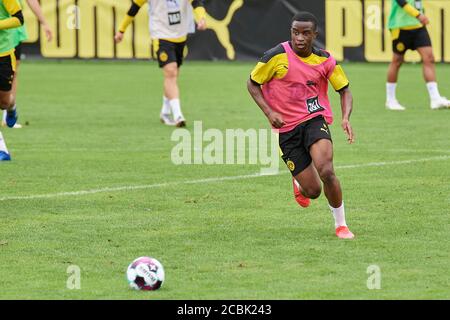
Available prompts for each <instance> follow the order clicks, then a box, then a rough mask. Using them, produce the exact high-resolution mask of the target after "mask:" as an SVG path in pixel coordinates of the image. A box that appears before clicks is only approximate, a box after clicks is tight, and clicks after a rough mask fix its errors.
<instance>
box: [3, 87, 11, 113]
mask: <svg viewBox="0 0 450 320" xmlns="http://www.w3.org/2000/svg"><path fill="white" fill-rule="evenodd" d="M12 101H13V98H12V94H11V90H10V91H1V90H0V109H2V110H9V109H11V108H12V107H13V104H12Z"/></svg>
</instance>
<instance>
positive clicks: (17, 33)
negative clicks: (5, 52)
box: [2, 0, 53, 128]
mask: <svg viewBox="0 0 450 320" xmlns="http://www.w3.org/2000/svg"><path fill="white" fill-rule="evenodd" d="M19 2H20V5H21V6H22V8H23V0H19ZM27 3H28V6H29V7H30V8H31V11H33V13H34V15H35V16H36V17H37V18H38V20H39V22H40V24H41V27H42V30H44V33H45V36H46V37H47V41H51V40H52V37H53V34H52V30H51V29H50V27H49V25H48V23H47V20H46V19H45V17H44V15H43V13H42V9H41V5H40V4H39V1H38V0H27ZM13 34H14V43H15V49H16V50H15V52H14V54H15V57H16V72H15V76H14V81H13V84H12V95H13V103H14V105H15V104H16V97H17V83H18V82H17V81H18V75H19V66H20V60H21V55H22V42H23V41H25V40H26V39H28V34H27V30H26V27H25V24H23V25H22V26H20V27H18V28H15V29H14V32H13ZM2 126H3V127H4V126H6V111H4V112H3V119H2ZM21 127H22V126H21V125H20V124H19V123H16V124H15V125H14V126H13V128H21Z"/></svg>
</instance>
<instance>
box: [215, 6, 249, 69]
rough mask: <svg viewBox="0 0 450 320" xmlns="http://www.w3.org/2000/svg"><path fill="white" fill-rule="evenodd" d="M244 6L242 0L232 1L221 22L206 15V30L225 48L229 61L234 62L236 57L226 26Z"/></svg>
mask: <svg viewBox="0 0 450 320" xmlns="http://www.w3.org/2000/svg"><path fill="white" fill-rule="evenodd" d="M243 5H244V0H234V1H233V3H232V4H231V5H230V8H229V9H228V13H227V15H226V16H225V18H224V19H223V20H221V21H219V20H216V19H214V18H213V17H211V16H210V15H209V14H208V13H207V14H206V25H207V26H208V29H211V30H213V31H214V32H215V33H216V35H217V39H218V40H219V42H220V44H221V45H222V47H224V48H225V50H226V52H227V58H228V59H230V60H234V59H235V57H236V51H235V50H234V47H233V45H232V44H231V40H230V30H228V26H229V24H230V23H231V20H232V19H233V16H234V14H235V13H236V11H237V10H239V9H240V8H241V7H242V6H243Z"/></svg>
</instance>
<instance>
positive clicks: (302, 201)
mask: <svg viewBox="0 0 450 320" xmlns="http://www.w3.org/2000/svg"><path fill="white" fill-rule="evenodd" d="M293 184H294V186H293V187H294V195H295V200H296V201H297V203H298V204H299V205H300V206H302V207H304V208H306V207H308V206H309V204H310V199H317V198H318V197H319V196H320V193H321V192H322V185H321V183H320V178H319V174H318V173H317V170H316V168H315V167H314V165H313V163H312V162H311V164H310V165H309V166H308V167H307V168H306V169H305V170H303V171H302V172H300V173H299V174H297V175H296V176H295V177H294V179H293Z"/></svg>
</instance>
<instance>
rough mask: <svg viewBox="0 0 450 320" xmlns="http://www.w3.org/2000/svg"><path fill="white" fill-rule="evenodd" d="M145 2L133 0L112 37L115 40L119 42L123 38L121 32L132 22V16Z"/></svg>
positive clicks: (145, 0) (143, 0) (144, 0)
mask: <svg viewBox="0 0 450 320" xmlns="http://www.w3.org/2000/svg"><path fill="white" fill-rule="evenodd" d="M146 2H147V0H133V3H132V4H131V7H130V9H129V10H128V13H127V14H126V16H125V18H123V20H122V23H121V24H120V27H119V31H117V33H116V35H115V37H114V39H115V40H116V42H120V41H122V39H123V34H124V33H125V31H126V30H127V28H128V26H129V25H130V24H131V23H132V22H133V20H134V17H135V16H136V15H137V14H138V12H139V9H141V7H142V6H143V5H144V4H145V3H146Z"/></svg>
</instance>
